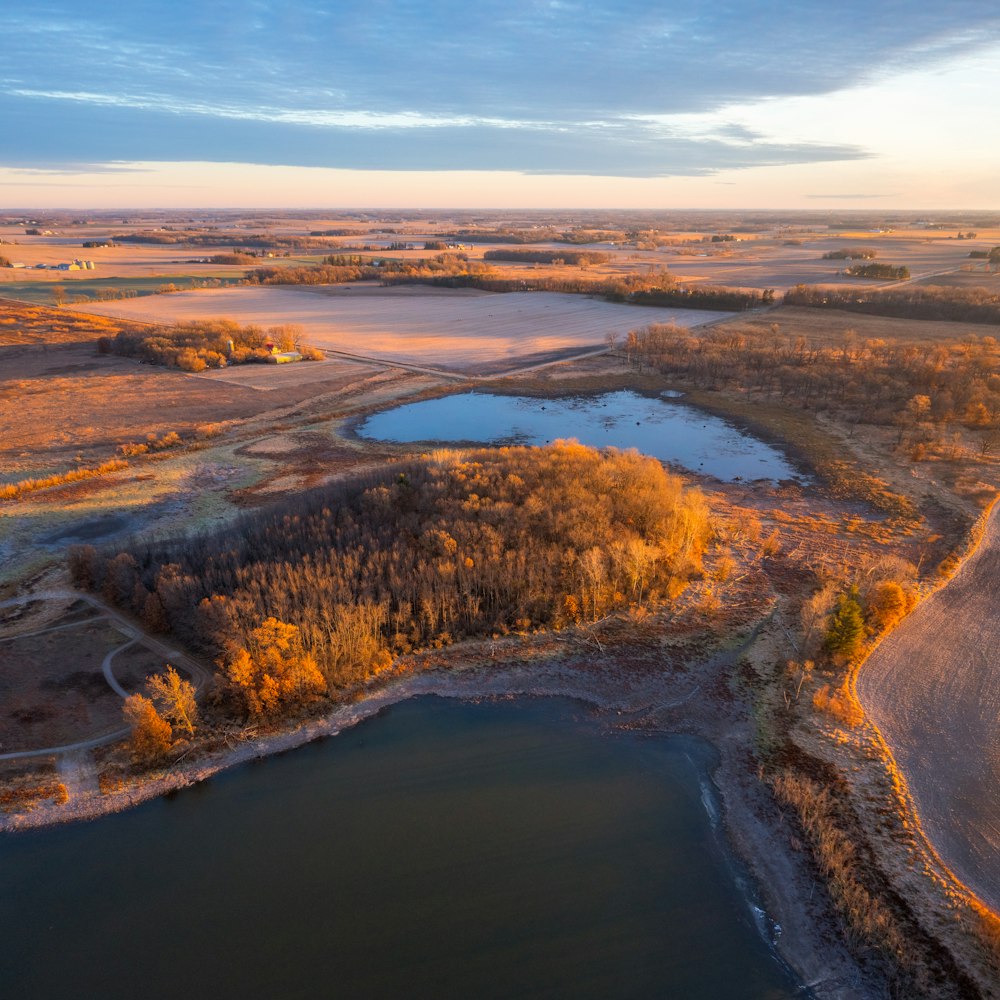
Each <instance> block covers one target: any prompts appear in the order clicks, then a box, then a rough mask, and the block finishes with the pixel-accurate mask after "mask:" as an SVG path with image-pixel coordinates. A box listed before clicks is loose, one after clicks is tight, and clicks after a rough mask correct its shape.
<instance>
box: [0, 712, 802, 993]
mask: <svg viewBox="0 0 1000 1000" xmlns="http://www.w3.org/2000/svg"><path fill="white" fill-rule="evenodd" d="M710 754H711V750H710V748H708V747H707V746H706V745H705V744H701V743H698V742H696V741H693V740H689V739H681V738H674V739H662V738H656V739H651V738H646V739H642V738H639V737H632V736H613V735H607V734H604V733H602V732H601V730H600V729H599V728H598V726H597V724H596V723H595V722H594V721H593V720H592V719H591V718H590V716H589V714H588V713H587V711H586V710H585V709H582V708H580V707H579V706H577V705H575V704H574V703H570V702H564V701H553V700H539V701H518V702H514V703H499V704H496V703H488V704H480V705H473V704H465V703H459V702H451V701H444V700H441V699H437V698H421V699H417V700H414V701H410V702H407V703H404V704H401V705H399V706H396V707H394V708H392V709H391V710H389V711H388V712H387V713H385V714H384V715H383V716H381V717H379V718H376V719H373V720H370V721H368V722H366V723H363V724H361V725H359V726H358V727H356V728H355V729H353V730H350V731H348V732H346V733H344V734H343V735H341V736H339V737H337V738H335V739H332V740H328V741H325V742H323V743H317V744H312V745H310V746H307V747H303V748H301V749H299V750H296V751H295V752H294V753H289V754H287V755H284V756H281V757H273V758H269V759H266V760H264V761H262V762H260V763H258V764H253V765H248V766H244V767H241V768H239V769H236V770H234V771H231V772H227V773H225V774H223V775H221V776H219V777H217V778H216V779H213V780H212V781H210V782H208V783H205V784H203V785H200V786H197V787H196V788H193V789H189V790H185V791H183V792H181V793H179V794H177V795H176V796H173V797H171V798H167V799H160V800H157V801H153V802H150V803H147V804H146V805H143V806H140V807H138V808H136V809H134V810H132V811H130V812H126V813H123V814H120V815H116V816H109V817H106V818H103V819H100V820H97V821H94V822H91V823H86V824H81V825H74V826H68V827H61V828H54V829H49V830H44V831H38V832H33V833H24V834H17V835H8V836H6V837H5V838H3V839H2V840H0V927H2V929H3V931H2V935H0V984H2V985H0V991H2V994H3V995H4V996H7V997H12V998H13V997H17V998H18V1000H34V998H38V1000H50V998H51V1000H55V998H65V997H100V998H102V1000H116V998H122V1000H126V998H127V1000H134V998H135V997H143V998H148V1000H153V998H161V997H162V998H170V1000H177V998H185V1000H200V998H205V1000H208V998H212V1000H229V998H232V1000H237V998H240V1000H247V998H265V997H266V998H272V997H281V998H283V1000H288V998H310V1000H312V998H316V997H344V998H351V1000H353V998H394V997H399V998H410V997H434V998H442V1000H445V998H456V1000H459V998H461V1000H469V998H473V997H474V998H515V997H516V998H521V997H544V998H552V1000H555V998H565V1000H587V998H594V1000H598V998H600V1000H606V998H609V997H614V998H622V997H636V998H639V997H642V998H653V997H678V998H680V997H683V998H685V1000H737V998H740V1000H749V998H754V1000H785V998H791V997H793V996H797V995H799V994H798V993H797V992H796V988H795V984H794V983H793V982H792V981H791V979H790V978H789V976H788V975H787V974H786V972H785V970H784V969H783V967H782V966H781V965H779V963H778V962H777V961H776V959H775V958H774V957H773V955H772V953H771V951H770V949H769V948H768V946H767V945H766V944H765V942H764V940H763V939H762V937H761V935H760V933H759V932H758V930H757V928H756V926H755V921H754V916H753V913H752V910H751V908H750V906H749V905H748V902H747V900H746V898H745V897H744V894H743V893H742V891H741V888H740V884H739V870H738V869H737V868H735V867H734V866H733V865H732V863H731V861H730V860H729V859H728V858H727V855H726V853H725V851H724V850H723V849H722V846H721V844H720V842H719V836H718V834H717V833H716V832H715V830H714V828H713V826H712V824H711V823H710V821H709V812H708V811H706V808H705V803H704V801H703V800H704V799H705V797H706V795H707V791H706V790H707V788H708V785H707V782H706V781H705V778H704V775H705V773H706V766H707V764H708V761H709V759H710Z"/></svg>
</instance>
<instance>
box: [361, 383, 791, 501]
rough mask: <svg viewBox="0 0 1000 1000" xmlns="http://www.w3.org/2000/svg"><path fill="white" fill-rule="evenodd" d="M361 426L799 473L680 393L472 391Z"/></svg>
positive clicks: (740, 475)
mask: <svg viewBox="0 0 1000 1000" xmlns="http://www.w3.org/2000/svg"><path fill="white" fill-rule="evenodd" d="M357 433H358V434H359V435H360V436H362V437H366V438H374V439H377V440H382V441H397V442H411V441H428V442H429V441H440V442H450V443H458V442H476V443H482V444H533V445H540V444H548V443H549V442H551V441H554V440H556V439H558V438H570V437H572V438H576V439H577V440H578V441H580V442H581V444H586V445H590V446H592V447H595V448H607V447H615V448H637V449H638V450H639V451H641V452H643V453H644V454H646V455H652V456H653V457H654V458H658V459H659V460H660V461H661V462H670V463H673V464H676V465H681V466H684V467H685V468H687V469H690V470H691V471H693V472H699V473H703V474H705V475H709V476H714V477H715V478H717V479H721V480H725V481H732V480H735V479H749V480H753V479H769V480H772V481H778V480H781V479H792V478H796V477H797V475H798V474H797V472H796V470H795V468H794V467H793V466H792V465H791V463H790V462H789V461H788V459H787V458H785V456H784V455H782V453H781V452H780V451H778V450H777V449H776V448H772V447H771V446H770V445H769V444H765V443H764V442H763V441H760V440H758V439H757V438H755V437H753V436H752V435H750V434H747V433H745V432H744V431H741V430H740V429H738V428H737V427H734V426H733V425H732V424H729V423H726V421H724V420H722V419H721V418H719V417H715V416H712V415H710V414H707V413H702V412H700V411H698V410H696V409H694V408H693V407H690V406H686V405H685V404H684V403H683V402H679V401H678V400H677V399H676V398H670V397H660V398H653V399H650V398H648V397H646V396H640V395H638V394H637V393H634V392H628V391H622V392H610V393H605V394H604V395H603V396H591V397H574V398H571V399H533V398H530V397H527V396H495V395H491V394H490V393H484V392H483V393H480V392H466V393H459V394H456V395H454V396H442V397H441V398H439V399H429V400H425V401H423V402H420V403H407V404H405V405H404V406H397V407H396V408H395V409H391V410H383V411H382V412H381V413H375V414H373V415H372V416H370V417H369V418H368V419H367V420H365V421H364V422H363V423H361V424H360V425H359V426H358V428H357Z"/></svg>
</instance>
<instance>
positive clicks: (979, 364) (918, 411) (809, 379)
mask: <svg viewBox="0 0 1000 1000" xmlns="http://www.w3.org/2000/svg"><path fill="white" fill-rule="evenodd" d="M623 349H624V351H625V353H626V355H627V356H628V357H630V358H632V359H635V360H641V361H642V362H643V363H646V364H649V365H652V366H653V367H655V368H657V369H659V370H660V371H662V372H665V373H668V374H670V375H671V376H673V377H675V378H677V377H679V378H683V379H685V380H687V381H689V382H690V383H691V384H692V385H694V386H698V387H701V388H722V387H726V386H728V387H742V388H747V389H749V390H752V391H754V392H760V393H762V394H764V395H766V396H770V397H773V398H777V399H781V400H784V401H788V402H795V403H797V404H799V405H801V406H807V407H809V408H811V409H821V408H827V409H831V410H836V411H837V412H838V413H840V414H842V415H844V416H846V417H848V418H849V419H852V420H856V421H863V422H865V423H872V424H882V425H889V426H894V427H896V428H897V434H898V443H899V444H901V445H905V446H906V447H908V448H911V449H913V450H914V451H915V452H916V451H919V449H920V448H927V447H930V446H935V447H938V448H947V447H950V446H952V445H955V444H956V441H955V438H954V434H955V433H957V432H959V431H960V430H961V429H963V428H964V429H966V430H969V431H976V432H978V442H979V443H978V447H979V448H980V449H981V450H982V451H983V452H984V453H985V452H987V451H989V450H990V449H992V448H993V447H994V446H996V445H998V444H1000V442H998V441H997V432H998V430H1000V375H998V374H997V370H998V364H1000V349H998V345H997V341H996V340H995V339H994V338H993V337H969V338H967V339H966V340H963V341H961V342H958V341H946V342H940V343H935V342H932V341H926V340H921V341H914V342H909V343H908V342H901V341H897V340H894V341H892V342H889V341H885V340H862V339H861V338H860V337H858V336H857V334H855V333H854V332H853V331H850V330H847V331H845V332H844V334H843V335H842V336H841V338H840V339H839V342H837V341H834V342H831V343H829V344H825V345H822V346H818V345H815V344H810V343H809V342H807V340H806V339H805V338H804V337H801V336H795V335H794V334H786V333H783V332H782V331H781V329H780V327H779V326H778V325H777V324H773V325H772V326H771V327H770V329H764V328H761V327H753V326H749V325H748V326H744V327H741V328H740V329H732V328H716V329H710V330H705V331H703V332H701V333H699V334H693V333H692V332H691V331H690V330H687V329H685V328H683V327H679V326H675V325H673V324H653V325H651V326H647V327H644V328H642V329H639V330H633V331H632V332H631V333H630V334H629V335H628V337H627V338H626V341H625V343H624V345H623ZM958 446H960V442H958ZM917 457H919V456H917Z"/></svg>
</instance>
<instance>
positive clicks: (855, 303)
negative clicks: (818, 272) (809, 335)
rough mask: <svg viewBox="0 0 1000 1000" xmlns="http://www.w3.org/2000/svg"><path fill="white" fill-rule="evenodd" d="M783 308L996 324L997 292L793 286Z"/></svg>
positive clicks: (926, 287)
mask: <svg viewBox="0 0 1000 1000" xmlns="http://www.w3.org/2000/svg"><path fill="white" fill-rule="evenodd" d="M784 302H785V305H788V306H811V307H812V308H814V309H846V310H848V311H850V312H860V313H870V314H871V315H874V316H896V317H898V318H900V319H931V320H951V321H954V322H957V323H1000V293H997V292H992V291H990V290H989V289H988V288H953V287H951V286H947V285H908V286H907V287H906V288H899V289H888V290H885V291H881V290H872V289H864V288H852V289H847V288H845V289H837V290H833V289H829V288H816V287H813V286H810V285H796V286H795V287H794V288H792V289H789V290H788V291H787V292H785V299H784Z"/></svg>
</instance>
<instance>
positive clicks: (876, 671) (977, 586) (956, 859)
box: [857, 505, 1000, 910]
mask: <svg viewBox="0 0 1000 1000" xmlns="http://www.w3.org/2000/svg"><path fill="white" fill-rule="evenodd" d="M998 581H1000V505H998V506H996V507H995V508H994V511H993V515H992V516H991V518H990V520H989V522H988V525H987V529H986V533H985V535H984V537H983V540H982V543H981V545H980V546H979V548H978V549H977V550H976V552H975V554H974V555H973V556H972V557H971V558H970V559H969V560H968V562H966V563H965V564H964V565H963V567H962V568H961V569H960V570H959V572H958V573H957V574H956V576H955V577H954V579H952V580H951V582H949V583H948V585H947V586H945V587H943V588H942V589H941V590H938V591H937V592H936V593H934V594H933V595H932V596H931V597H929V598H928V599H927V600H926V601H924V602H923V603H921V604H920V605H919V606H918V607H917V609H916V610H915V611H914V612H913V614H912V615H910V617H909V618H907V619H905V620H904V621H903V623H902V624H901V625H900V626H898V627H897V628H896V630H895V631H894V632H892V633H891V634H890V635H889V636H888V637H887V638H886V639H885V640H884V641H883V642H882V644H881V645H880V646H879V647H878V648H877V649H876V650H875V652H874V653H873V654H872V655H871V657H870V658H869V660H868V661H867V663H865V665H864V666H863V667H862V668H861V671H860V674H859V676H858V680H857V690H858V695H859V696H860V698H861V701H862V703H863V704H864V706H865V709H866V711H867V712H869V713H870V715H871V716H872V718H873V719H874V721H875V723H876V724H877V725H878V727H879V729H880V730H881V731H882V734H883V735H884V737H885V739H886V741H887V742H888V744H889V746H890V747H891V748H892V752H893V754H894V755H895V757H896V760H897V762H898V764H899V767H900V769H901V771H902V772H903V775H904V776H905V778H906V780H907V783H908V785H909V789H910V792H911V794H912V796H913V798H914V801H915V802H916V806H917V811H918V813H919V815H920V818H921V820H922V822H923V826H924V829H925V831H926V833H927V835H928V837H929V839H930V841H931V843H932V844H933V845H934V847H935V849H936V850H937V851H938V852H939V853H940V854H941V856H942V857H943V859H944V861H945V863H946V864H947V865H948V866H949V867H950V868H951V869H952V871H953V872H954V873H955V874H956V875H957V876H958V877H959V878H960V879H961V880H962V881H963V882H965V883H966V884H967V885H968V886H969V887H970V888H972V890H973V891H974V892H976V893H977V894H978V895H979V896H980V897H981V898H982V899H983V900H984V902H986V903H987V904H988V905H989V906H991V907H993V909H994V910H1000V870H998V867H997V857H998V856H1000V744H998V741H997V727H998V719H1000V655H998V651H1000V618H998V616H997V600H998V595H1000V583H998Z"/></svg>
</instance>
